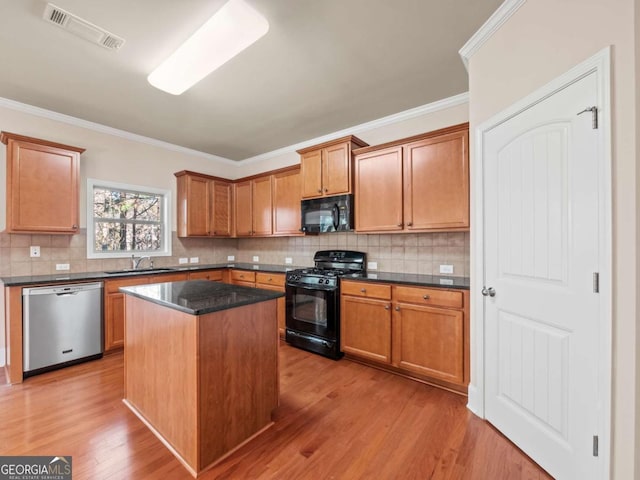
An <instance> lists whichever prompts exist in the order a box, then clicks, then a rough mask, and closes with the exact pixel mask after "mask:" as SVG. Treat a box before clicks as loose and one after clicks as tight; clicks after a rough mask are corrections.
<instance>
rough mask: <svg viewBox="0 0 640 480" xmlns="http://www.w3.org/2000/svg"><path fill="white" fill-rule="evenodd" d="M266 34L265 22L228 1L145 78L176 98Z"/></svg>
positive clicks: (240, 1) (240, 0) (235, 0)
mask: <svg viewBox="0 0 640 480" xmlns="http://www.w3.org/2000/svg"><path fill="white" fill-rule="evenodd" d="M268 31H269V22H267V20H266V19H265V18H264V17H263V16H262V15H260V14H259V13H258V12H256V11H255V10H254V9H253V8H252V7H251V6H249V5H247V4H246V3H245V2H244V1H243V0H230V1H229V2H227V3H226V4H224V5H223V6H222V8H220V10H218V11H217V12H216V14H215V15H214V16H213V17H211V18H210V19H209V20H208V21H207V23H205V24H204V25H202V27H200V28H199V29H198V30H197V31H196V32H195V33H194V34H193V35H191V37H189V39H188V40H187V41H186V42H184V43H183V44H182V45H181V46H180V47H178V49H177V50H176V51H175V52H173V54H171V56H170V57H169V58H167V59H166V60H165V61H164V62H162V64H160V66H159V67H158V68H156V69H155V70H154V71H153V72H151V74H150V75H149V76H148V77H147V80H148V81H149V83H150V84H151V85H153V86H154V87H156V88H159V89H160V90H164V91H165V92H168V93H171V94H173V95H180V94H181V93H182V92H184V91H185V90H187V89H189V88H191V87H192V86H193V85H195V84H196V83H198V82H199V81H200V80H202V79H203V78H204V77H206V76H207V75H209V74H210V73H211V72H213V71H214V70H215V69H216V68H218V67H220V66H221V65H223V64H224V63H226V62H227V61H229V60H230V59H232V58H233V57H235V56H236V55H238V54H239V53H240V52H242V51H243V50H244V49H245V48H247V47H248V46H249V45H251V44H252V43H254V42H255V41H256V40H258V39H259V38H260V37H262V36H263V35H264V34H265V33H267V32H268Z"/></svg>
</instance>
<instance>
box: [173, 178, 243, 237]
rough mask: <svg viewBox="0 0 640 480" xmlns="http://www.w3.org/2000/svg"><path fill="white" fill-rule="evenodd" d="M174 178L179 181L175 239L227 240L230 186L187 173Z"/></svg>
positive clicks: (229, 214) (229, 215)
mask: <svg viewBox="0 0 640 480" xmlns="http://www.w3.org/2000/svg"><path fill="white" fill-rule="evenodd" d="M175 176H176V177H177V182H178V208H177V210H178V220H177V226H178V236H179V237H230V236H231V234H232V229H231V227H232V216H231V212H232V210H231V200H232V188H231V183H230V182H227V181H225V180H223V179H220V178H216V177H211V176H208V175H203V174H200V173H194V172H189V171H186V170H185V171H182V172H178V173H176V174H175Z"/></svg>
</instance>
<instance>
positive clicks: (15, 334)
mask: <svg viewBox="0 0 640 480" xmlns="http://www.w3.org/2000/svg"><path fill="white" fill-rule="evenodd" d="M2 285H4V283H3V284H2ZM3 290H4V296H3V299H4V302H3V303H4V321H5V324H4V329H5V330H4V334H5V346H6V352H5V355H6V358H5V367H4V368H5V374H6V377H7V383H9V384H15V383H22V379H23V346H22V343H23V337H22V287H6V286H5V287H4V289H3Z"/></svg>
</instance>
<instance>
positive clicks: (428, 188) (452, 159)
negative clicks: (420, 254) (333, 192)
mask: <svg viewBox="0 0 640 480" xmlns="http://www.w3.org/2000/svg"><path fill="white" fill-rule="evenodd" d="M355 201H356V231H358V232H366V233H372V232H430V231H456V230H468V229H469V125H468V124H467V123H464V124H461V125H455V126H453V127H448V128H444V129H441V130H437V131H435V132H429V133H426V134H423V135H417V136H415V137H411V138H406V139H402V140H397V141H394V142H389V143H386V144H384V145H378V146H375V147H365V148H360V149H357V150H356V151H355Z"/></svg>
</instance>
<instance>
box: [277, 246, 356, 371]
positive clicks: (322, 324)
mask: <svg viewBox="0 0 640 480" xmlns="http://www.w3.org/2000/svg"><path fill="white" fill-rule="evenodd" d="M313 260H314V263H315V267H313V268H304V269H300V270H292V271H290V272H287V275H286V286H285V291H286V327H287V328H286V330H285V339H286V341H287V342H288V343H290V344H291V345H293V346H296V347H299V348H303V349H305V350H309V351H311V352H315V353H319V354H321V355H324V356H326V357H329V358H333V359H339V358H341V357H342V355H343V353H342V352H341V351H340V281H339V280H340V278H345V277H351V278H355V277H359V276H362V275H364V274H365V272H366V253H364V252H355V251H352V250H321V251H319V252H316V254H315V255H314V257H313Z"/></svg>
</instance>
